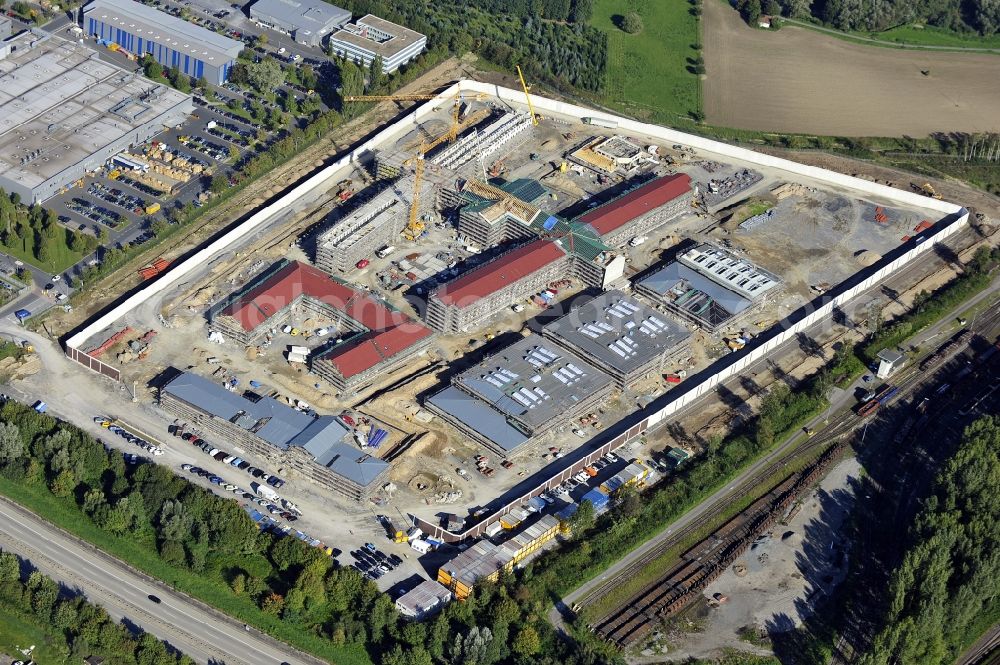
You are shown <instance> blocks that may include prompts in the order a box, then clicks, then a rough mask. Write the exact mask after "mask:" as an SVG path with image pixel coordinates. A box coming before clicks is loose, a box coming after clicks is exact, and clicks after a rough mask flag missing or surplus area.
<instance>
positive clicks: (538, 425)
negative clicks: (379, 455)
mask: <svg viewBox="0 0 1000 665" xmlns="http://www.w3.org/2000/svg"><path fill="white" fill-rule="evenodd" d="M613 388H614V382H613V381H612V379H611V377H609V376H608V375H607V374H604V373H603V372H601V371H600V370H598V369H597V368H596V367H594V366H593V365H591V364H590V363H588V362H587V361H585V360H583V359H582V358H579V357H577V356H575V355H573V354H571V353H569V352H566V351H563V350H560V349H559V348H558V347H556V346H555V345H550V344H548V343H546V342H545V340H542V339H540V338H538V337H536V336H529V337H526V338H524V339H522V340H521V341H519V342H516V343H514V344H512V345H511V346H509V347H507V348H506V349H504V350H503V351H501V352H500V353H498V354H496V355H493V356H490V357H488V358H486V359H485V360H484V361H483V362H482V363H480V364H478V365H476V366H475V367H473V368H471V369H468V370H466V371H464V372H462V373H461V374H459V375H458V376H457V377H455V378H454V379H452V382H451V386H450V387H448V388H445V389H444V390H442V391H441V392H439V393H437V394H436V395H434V396H432V397H431V398H430V399H428V400H427V406H428V408H430V409H431V410H432V411H433V412H435V413H437V414H439V415H441V417H443V418H445V419H446V420H448V422H450V423H451V424H453V425H454V426H455V427H457V428H458V429H459V431H461V432H462V433H463V434H467V435H469V436H471V437H473V438H474V439H475V440H477V441H479V442H481V443H482V444H483V445H484V446H486V448H487V449H489V450H491V451H493V452H495V453H496V454H498V455H508V454H510V453H512V452H514V450H516V449H517V448H518V447H519V446H521V445H522V444H524V443H525V442H527V441H528V440H529V439H531V438H532V437H537V436H541V435H542V434H544V433H546V432H548V431H549V430H551V429H553V428H554V427H557V426H558V425H560V424H562V423H564V422H565V421H566V420H571V419H572V418H574V417H575V416H576V415H578V414H580V413H585V412H587V411H590V410H591V409H593V408H596V405H598V404H600V403H601V402H602V401H603V400H604V399H605V398H606V397H607V396H608V395H609V394H610V393H611V391H612V389H613Z"/></svg>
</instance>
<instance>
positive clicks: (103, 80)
mask: <svg viewBox="0 0 1000 665" xmlns="http://www.w3.org/2000/svg"><path fill="white" fill-rule="evenodd" d="M4 45H5V46H10V47H13V50H12V52H11V53H10V55H8V57H6V58H0V187H2V188H3V189H4V190H5V191H6V192H8V193H16V194H18V195H19V196H20V197H21V200H22V201H25V202H26V203H32V202H39V201H44V200H45V199H48V198H50V197H52V196H55V195H56V194H58V193H59V192H60V191H61V190H62V189H63V188H65V187H67V186H69V185H71V184H72V183H74V182H75V181H77V180H78V179H80V178H82V177H83V176H84V175H85V174H86V173H87V171H93V170H96V169H98V168H100V167H101V166H103V165H104V163H105V162H106V161H107V160H109V159H111V158H112V157H113V156H114V155H116V154H118V153H120V152H122V151H123V150H126V149H127V148H129V146H133V145H136V144H138V143H141V142H143V141H146V140H148V139H150V138H152V137H154V136H156V135H157V134H159V133H161V132H163V131H164V130H165V129H166V128H167V127H171V126H174V125H178V124H180V123H182V122H184V121H185V120H186V119H187V117H188V115H189V114H190V113H192V112H193V111H194V104H193V102H192V99H191V96H190V95H185V94H183V93H181V92H178V91H177V90H174V89H172V88H169V87H167V86H165V85H161V84H159V83H154V82H153V81H150V80H149V79H146V78H143V77H142V76H137V75H136V74H134V73H132V72H127V71H125V70H123V69H121V68H119V67H117V66H115V65H113V64H111V63H108V62H105V61H103V60H101V59H100V58H98V56H97V54H96V53H94V52H93V51H92V50H91V49H89V48H87V47H86V46H84V45H82V44H79V43H76V42H71V41H67V40H65V39H62V38H61V37H57V36H55V35H48V34H46V33H43V32H41V31H36V30H32V31H26V32H22V33H21V34H19V35H18V36H16V37H13V38H11V39H9V40H7V41H5V42H4Z"/></svg>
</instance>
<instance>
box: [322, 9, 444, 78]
mask: <svg viewBox="0 0 1000 665" xmlns="http://www.w3.org/2000/svg"><path fill="white" fill-rule="evenodd" d="M426 47H427V37H426V36H424V35H422V34H420V33H419V32H416V31H415V30H410V29H409V28H405V27H403V26H401V25H396V24H395V23H392V22H390V21H386V20H384V19H380V18H379V17H377V16H373V15H371V14H368V15H367V16H365V17H364V18H361V19H358V20H357V21H356V22H355V23H353V24H351V25H347V26H344V28H343V29H341V30H338V31H337V32H335V33H333V34H332V35H330V48H331V49H332V51H333V53H334V55H337V56H339V57H341V58H347V59H348V60H352V61H354V62H356V63H358V64H359V65H362V66H364V67H368V66H369V65H370V64H371V63H372V61H373V60H375V58H376V56H381V58H382V73H383V74H391V73H392V72H394V71H396V70H397V69H399V68H400V67H401V66H402V65H405V64H406V63H408V62H409V61H410V60H413V59H414V58H416V57H417V56H418V55H420V54H421V53H423V50H424V48H426Z"/></svg>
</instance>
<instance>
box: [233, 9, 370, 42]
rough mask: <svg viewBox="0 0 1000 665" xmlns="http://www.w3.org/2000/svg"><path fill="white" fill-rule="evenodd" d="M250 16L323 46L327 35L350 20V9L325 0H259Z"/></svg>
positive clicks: (275, 28) (261, 22)
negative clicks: (323, 0)
mask: <svg viewBox="0 0 1000 665" xmlns="http://www.w3.org/2000/svg"><path fill="white" fill-rule="evenodd" d="M250 18H252V19H253V20H254V21H257V22H258V23H260V24H262V25H264V26H265V27H268V28H271V29H272V30H278V31H280V32H283V33H285V34H287V35H289V36H291V38H292V39H294V40H295V41H297V42H298V43H300V44H305V45H306V46H322V45H323V40H324V39H325V38H326V36H327V35H329V34H330V33H332V32H333V31H335V30H337V29H338V28H341V27H343V26H344V25H345V24H347V23H348V22H349V21H350V20H351V12H349V11H348V10H346V9H342V8H340V7H337V6H335V5H331V4H329V3H327V2H322V0H257V1H256V2H254V3H253V4H252V5H250Z"/></svg>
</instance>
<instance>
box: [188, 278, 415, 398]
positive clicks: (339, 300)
mask: <svg viewBox="0 0 1000 665" xmlns="http://www.w3.org/2000/svg"><path fill="white" fill-rule="evenodd" d="M300 313H301V314H306V315H313V316H317V317H319V318H320V319H322V320H329V321H332V322H333V323H334V325H335V326H336V327H337V329H338V333H339V334H338V335H335V336H333V337H332V338H331V339H333V340H334V341H332V342H330V343H329V344H328V345H327V347H325V348H324V347H320V348H319V349H317V350H316V351H315V352H314V353H313V354H312V355H311V356H310V359H311V360H310V363H311V369H312V371H313V372H315V373H316V374H317V375H318V376H320V377H322V378H323V379H326V380H327V381H329V382H330V383H331V384H333V385H334V386H335V387H336V388H337V389H338V390H340V391H342V392H346V391H356V390H361V389H363V388H365V387H367V386H369V385H371V384H372V383H374V382H375V380H376V379H377V378H378V377H379V376H384V375H386V374H388V373H390V372H393V371H395V370H396V369H398V368H399V367H401V366H403V365H405V364H407V363H409V362H412V361H413V359H414V357H415V356H417V355H419V354H420V353H422V352H423V351H424V350H425V349H426V348H427V346H428V344H430V341H431V337H432V335H433V333H432V332H431V330H429V329H428V328H427V327H425V326H423V325H421V324H420V323H418V322H416V321H414V320H413V319H411V318H410V317H408V316H406V315H405V314H403V313H402V312H399V311H397V310H395V309H393V308H391V307H390V306H389V305H387V304H386V303H384V302H382V301H381V300H378V299H376V298H375V297H374V296H372V295H371V294H369V293H368V292H367V291H363V290H359V289H356V288H354V287H351V286H348V285H347V284H345V283H343V282H340V281H338V280H336V279H334V278H332V277H330V276H329V275H327V274H326V273H324V272H323V271H321V270H319V269H317V268H314V267H312V266H309V265H306V264H304V263H299V262H297V261H280V262H278V263H276V264H274V265H273V266H271V267H270V268H269V269H267V270H265V271H264V272H263V273H262V274H261V275H260V276H258V277H257V278H256V279H254V280H253V281H251V282H250V283H248V284H247V285H246V286H244V287H243V288H241V289H239V290H237V291H236V292H234V293H233V294H231V295H230V296H228V297H227V298H226V299H224V300H223V301H221V302H219V303H217V304H216V305H215V306H213V307H212V308H211V309H210V310H209V313H208V318H209V322H210V325H211V326H212V328H214V329H215V330H216V331H218V332H220V333H221V334H222V335H223V336H225V337H228V338H230V339H232V340H233V341H235V342H237V343H239V344H243V345H244V346H254V345H256V344H258V343H260V342H262V341H263V340H264V339H265V338H267V337H268V336H269V335H271V334H272V331H273V330H274V329H275V328H277V327H280V326H282V325H284V324H285V323H286V322H288V321H289V320H291V319H292V317H293V316H295V315H297V314H300Z"/></svg>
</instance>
